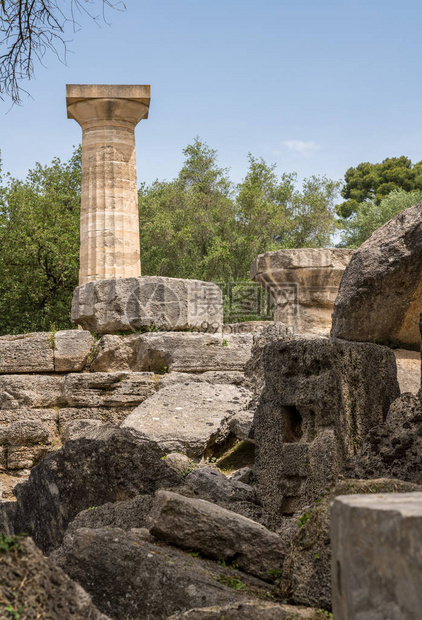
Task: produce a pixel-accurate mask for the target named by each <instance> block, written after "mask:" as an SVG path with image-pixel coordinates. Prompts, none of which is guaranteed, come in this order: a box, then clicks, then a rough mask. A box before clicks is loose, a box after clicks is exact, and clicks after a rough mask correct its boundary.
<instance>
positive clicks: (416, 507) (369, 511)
mask: <svg viewBox="0 0 422 620" xmlns="http://www.w3.org/2000/svg"><path fill="white" fill-rule="evenodd" d="M331 540H332V545H333V562H332V567H333V611H334V617H335V618H336V620H346V619H349V618H368V619H369V618H374V619H375V618H389V619H391V620H401V619H402V618H419V617H420V614H421V594H420V586H421V583H422V493H403V494H396V493H391V494H377V495H352V496H348V495H344V496H340V497H337V498H336V499H335V500H334V503H333V506H332V509H331Z"/></svg>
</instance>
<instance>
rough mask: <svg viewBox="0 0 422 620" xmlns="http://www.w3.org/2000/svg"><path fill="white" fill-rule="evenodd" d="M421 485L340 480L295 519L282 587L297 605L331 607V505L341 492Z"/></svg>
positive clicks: (365, 492)
mask: <svg viewBox="0 0 422 620" xmlns="http://www.w3.org/2000/svg"><path fill="white" fill-rule="evenodd" d="M420 490H422V487H421V486H419V485H415V484H411V483H409V482H402V481H401V480H393V479H386V478H384V479H377V480H340V481H339V482H338V483H337V484H336V486H335V487H334V488H333V489H331V490H328V489H327V491H326V493H325V495H324V496H322V497H321V498H319V501H318V502H316V503H315V504H313V505H312V506H310V507H309V508H306V510H305V511H304V513H303V514H302V515H300V519H299V518H298V519H296V523H295V525H296V527H295V531H294V532H293V536H292V538H291V540H290V544H289V548H288V551H287V558H286V562H285V563H284V566H283V574H282V577H281V580H280V591H281V595H282V597H283V598H286V599H288V600H289V601H291V602H293V603H295V604H297V605H308V606H310V607H317V608H322V609H331V562H332V554H331V540H330V507H331V504H332V502H333V500H334V498H335V497H337V496H338V495H345V494H348V495H352V494H353V495H354V494H359V495H368V494H379V493H409V492H414V491H420Z"/></svg>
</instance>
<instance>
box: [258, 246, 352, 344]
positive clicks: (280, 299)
mask: <svg viewBox="0 0 422 620" xmlns="http://www.w3.org/2000/svg"><path fill="white" fill-rule="evenodd" d="M352 254H353V250H345V249H337V248H311V249H310V248H300V249H292V250H277V251H275V252H266V253H265V254H260V255H259V256H257V258H256V259H255V260H254V262H253V263H252V265H251V270H250V277H251V278H252V280H254V281H255V282H259V283H260V284H262V286H264V287H265V288H266V289H267V290H269V291H270V293H271V295H272V296H273V298H274V303H275V313H274V321H277V322H281V323H285V324H286V325H288V326H289V327H290V328H291V329H292V330H293V331H294V332H297V333H305V332H306V333H313V334H318V335H324V336H329V335H330V330H331V314H332V311H333V307H334V301H335V299H336V297H337V293H338V288H339V286H340V281H341V278H342V275H343V272H344V270H345V268H346V266H347V265H348V263H349V261H350V259H351V257H352Z"/></svg>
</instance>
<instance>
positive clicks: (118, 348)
mask: <svg viewBox="0 0 422 620" xmlns="http://www.w3.org/2000/svg"><path fill="white" fill-rule="evenodd" d="M139 345H140V335H139V334H128V335H127V336H116V335H105V336H102V337H101V338H100V340H99V341H98V342H97V343H96V344H95V350H94V359H93V361H92V362H91V370H92V371H94V372H122V371H136V370H139V364H138V357H139Z"/></svg>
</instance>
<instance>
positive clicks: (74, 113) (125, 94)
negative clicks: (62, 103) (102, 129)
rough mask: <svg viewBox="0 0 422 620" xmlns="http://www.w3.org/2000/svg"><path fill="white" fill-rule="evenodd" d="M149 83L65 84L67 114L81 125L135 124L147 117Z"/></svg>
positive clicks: (149, 93)
mask: <svg viewBox="0 0 422 620" xmlns="http://www.w3.org/2000/svg"><path fill="white" fill-rule="evenodd" d="M150 100H151V87H150V86H148V85H137V84H67V85H66V105H67V116H68V118H72V119H74V120H75V121H77V122H78V123H79V125H81V127H82V128H83V129H87V128H89V127H96V126H105V125H110V124H116V123H117V124H122V125H126V124H128V125H129V126H133V127H135V125H137V124H138V123H139V121H140V120H142V119H144V118H148V111H149V104H150Z"/></svg>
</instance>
